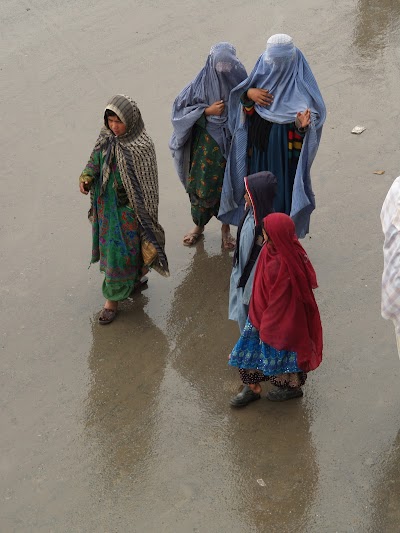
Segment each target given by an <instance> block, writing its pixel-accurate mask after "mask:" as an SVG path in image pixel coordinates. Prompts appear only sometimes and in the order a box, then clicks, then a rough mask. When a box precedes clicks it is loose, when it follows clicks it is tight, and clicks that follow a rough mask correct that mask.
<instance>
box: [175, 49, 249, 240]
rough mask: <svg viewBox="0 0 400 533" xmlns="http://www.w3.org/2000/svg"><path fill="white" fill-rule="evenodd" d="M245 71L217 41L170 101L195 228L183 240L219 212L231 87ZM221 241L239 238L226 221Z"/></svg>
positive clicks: (233, 53) (195, 237) (179, 165)
mask: <svg viewBox="0 0 400 533" xmlns="http://www.w3.org/2000/svg"><path fill="white" fill-rule="evenodd" d="M246 77H247V73H246V70H245V68H244V66H243V65H242V63H241V62H240V61H239V60H238V58H237V57H236V50H235V48H234V47H233V46H232V45H231V44H229V43H218V44H216V45H214V46H213V47H212V48H211V50H210V54H209V56H208V58H207V62H206V64H205V66H204V67H203V68H202V69H201V71H200V72H199V74H198V75H197V76H196V78H195V79H194V80H193V81H192V82H190V83H189V85H187V86H186V87H185V88H184V89H183V90H182V92H181V93H180V94H179V95H178V96H177V98H176V99H175V102H174V104H173V106H172V125H173V128H174V131H173V134H172V137H171V140H170V143H169V147H170V150H171V153H172V156H173V158H174V163H175V167H176V170H177V173H178V176H179V179H180V180H181V182H182V184H183V186H184V187H185V190H186V192H187V193H188V195H189V198H190V204H191V214H192V219H193V222H194V224H195V225H194V228H193V229H192V230H191V231H190V232H189V233H187V234H186V235H185V237H184V238H183V244H184V245H185V246H192V245H194V244H195V243H196V242H197V241H198V239H199V237H200V235H201V234H202V233H203V232H204V227H205V226H206V224H207V223H208V222H209V221H210V220H211V218H212V217H213V216H217V214H218V210H219V205H220V199H221V192H222V184H223V180H224V171H225V166H226V160H227V157H228V154H229V149H230V144H231V134H230V131H229V127H228V106H227V102H228V99H229V94H230V92H231V90H232V89H233V88H234V87H236V86H237V85H238V84H239V83H241V82H242V81H243V80H244V79H246ZM221 231H222V246H223V248H224V249H227V250H232V249H233V248H234V247H235V239H234V238H233V237H232V235H231V234H230V227H229V224H225V223H223V224H222V228H221Z"/></svg>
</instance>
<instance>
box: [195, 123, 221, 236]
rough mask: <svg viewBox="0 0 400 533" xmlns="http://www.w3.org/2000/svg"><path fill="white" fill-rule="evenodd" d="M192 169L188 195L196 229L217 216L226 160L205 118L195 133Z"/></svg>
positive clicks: (197, 126) (196, 126) (198, 124)
mask: <svg viewBox="0 0 400 533" xmlns="http://www.w3.org/2000/svg"><path fill="white" fill-rule="evenodd" d="M192 135H193V137H192V147H191V166H190V173H189V177H188V180H187V186H186V192H187V193H188V194H189V197H190V204H191V214H192V219H193V222H194V223H195V224H196V225H197V226H205V225H206V224H207V223H208V222H209V221H210V220H211V218H212V217H213V216H217V215H218V211H219V204H220V200H221V192H222V183H223V180H224V171H225V165H226V160H225V158H224V157H223V155H222V153H221V149H220V147H219V145H218V143H217V142H216V141H215V140H214V138H213V137H212V136H211V135H210V134H209V133H208V132H207V129H206V120H205V117H204V115H203V116H202V117H201V118H200V119H199V120H198V121H197V122H196V124H195V125H194V127H193V133H192Z"/></svg>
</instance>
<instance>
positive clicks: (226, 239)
mask: <svg viewBox="0 0 400 533" xmlns="http://www.w3.org/2000/svg"><path fill="white" fill-rule="evenodd" d="M221 233H222V248H223V249H224V250H234V249H235V246H236V239H235V238H234V237H232V235H231V229H230V227H229V224H222V228H221Z"/></svg>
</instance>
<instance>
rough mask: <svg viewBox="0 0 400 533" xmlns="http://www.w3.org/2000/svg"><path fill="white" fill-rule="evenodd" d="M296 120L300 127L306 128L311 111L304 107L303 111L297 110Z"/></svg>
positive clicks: (309, 122)
mask: <svg viewBox="0 0 400 533" xmlns="http://www.w3.org/2000/svg"><path fill="white" fill-rule="evenodd" d="M297 122H298V123H299V124H300V128H307V127H308V126H309V125H310V124H311V111H310V110H309V109H306V110H305V111H303V112H301V111H299V112H298V113H297Z"/></svg>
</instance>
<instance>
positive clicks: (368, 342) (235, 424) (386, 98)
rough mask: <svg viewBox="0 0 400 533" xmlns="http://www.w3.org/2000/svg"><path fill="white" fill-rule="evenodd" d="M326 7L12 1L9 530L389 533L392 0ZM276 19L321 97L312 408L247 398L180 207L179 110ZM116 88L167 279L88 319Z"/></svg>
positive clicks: (207, 268)
mask: <svg viewBox="0 0 400 533" xmlns="http://www.w3.org/2000/svg"><path fill="white" fill-rule="evenodd" d="M321 4H322V3H321V2H320V1H319V0H304V1H303V2H302V3H301V4H296V7H294V4H293V2H290V1H289V0H280V1H279V2H278V1H276V0H268V1H267V2H265V1H264V2H261V0H255V1H254V2H252V3H251V9H250V7H249V4H245V3H243V2H239V1H236V0H234V1H233V2H227V1H225V0H224V1H223V2H219V3H218V4H215V3H214V2H211V1H210V0H205V1H204V2H203V3H202V4H201V7H200V5H199V4H198V3H195V2H194V1H193V0H187V1H185V2H182V1H179V0H173V1H172V2H170V3H168V4H162V3H161V2H155V1H152V2H147V1H144V0H142V1H137V2H135V6H131V7H130V8H128V7H127V3H126V2H124V1H123V0H115V1H114V2H113V3H111V4H110V2H106V1H105V0H99V1H97V2H93V1H91V0H90V1H88V2H83V1H82V0H69V1H67V0H56V1H52V2H50V1H49V0H31V1H28V2H25V3H23V4H21V3H17V4H16V3H15V2H13V1H12V0H3V1H2V3H1V5H0V20H1V23H0V24H1V26H0V27H1V33H0V39H1V45H2V46H1V47H0V49H1V50H2V51H1V64H2V66H1V76H0V79H1V81H0V83H1V87H0V88H1V94H2V96H3V105H2V124H3V127H2V129H1V132H0V140H1V147H2V148H1V150H2V167H3V172H2V185H3V186H2V194H1V196H0V208H1V209H0V234H1V250H2V255H1V258H2V261H1V266H0V291H1V295H2V313H1V317H2V319H1V320H2V325H1V328H0V335H1V344H0V348H1V370H0V387H1V391H2V407H1V428H2V431H1V440H0V452H1V453H0V457H1V463H0V464H1V468H0V497H1V506H0V531H1V532H2V533H3V532H5V533H8V532H23V533H25V532H71V531H73V532H107V533H108V532H118V533H119V532H131V531H132V532H140V533H142V532H146V533H147V532H149V533H153V532H157V533H158V532H168V533H186V532H201V533H203V532H207V533H208V532H218V533H219V532H225V531H226V532H232V533H239V532H242V531H251V532H257V533H258V532H261V533H263V532H268V533H269V532H273V533H274V532H279V533H285V532H290V533H291V532H293V531H301V532H312V533H319V532H328V533H330V532H332V533H333V532H340V533H342V532H343V533H347V532H362V533H364V532H372V533H375V532H397V531H399V530H400V511H399V506H398V501H399V498H400V483H399V473H400V472H399V464H400V463H399V461H400V441H399V429H400V409H399V406H400V389H399V380H400V373H399V360H398V356H397V352H396V346H395V339H394V334H393V331H392V329H393V328H392V326H391V325H390V324H388V323H386V322H384V321H383V320H382V319H381V318H380V277H381V271H382V263H383V260H382V252H381V249H382V235H381V230H380V222H379V212H380V208H381V205H382V201H383V199H384V196H385V194H386V192H387V190H388V188H389V186H390V184H391V183H392V180H393V179H394V178H395V177H397V176H398V175H399V174H400V164H399V161H398V160H399V158H398V153H399V151H398V138H397V137H398V136H397V134H396V132H397V128H398V123H399V115H400V107H399V105H398V80H399V74H400V66H399V65H400V32H399V29H400V3H399V2H398V0H359V1H355V0H338V1H337V2H335V3H329V5H328V4H327V5H326V6H325V5H321ZM276 32H286V33H289V34H291V35H292V36H293V37H294V38H295V42H296V44H297V45H298V46H299V47H300V48H301V49H302V51H303V52H304V54H305V55H306V57H307V58H308V60H309V62H310V63H311V65H312V68H313V71H314V73H315V76H316V78H317V80H318V83H319V85H320V88H321V91H322V93H323V96H324V98H325V101H326V104H327V108H328V119H327V122H326V126H325V129H324V133H323V138H322V143H321V147H320V150H319V154H318V157H317V160H316V162H315V164H314V167H313V183H314V189H315V193H316V197H317V210H316V211H315V213H314V214H313V216H312V226H311V233H310V236H309V237H307V238H306V239H305V241H304V245H305V246H306V248H307V251H308V252H309V254H310V256H311V259H312V261H313V263H314V265H315V267H316V270H317V274H318V277H319V283H320V288H319V290H318V291H317V298H318V302H319V305H320V311H321V315H322V319H323V325H324V335H325V353H324V361H323V364H322V366H321V367H320V368H319V369H318V370H317V371H316V372H314V373H313V374H312V375H310V377H309V380H308V382H307V385H306V387H305V396H304V398H303V399H302V400H300V401H297V400H296V401H293V402H288V403H287V404H282V405H281V404H278V405H275V404H270V403H268V402H267V400H265V399H262V400H261V401H259V402H256V403H255V404H253V405H251V406H249V407H247V408H246V409H244V410H240V411H234V410H232V409H230V408H229V405H228V400H229V398H230V396H231V395H232V394H234V392H235V391H236V389H237V387H238V377H237V374H236V372H235V371H234V370H233V369H230V368H228V367H227V356H228V353H229V351H230V349H231V348H232V346H233V344H234V342H235V341H236V339H237V336H238V330H237V326H236V325H235V324H234V323H231V322H229V321H228V320H227V301H228V287H229V272H230V267H231V255H230V254H229V253H226V252H221V249H220V234H219V227H218V224H217V222H216V221H213V222H212V223H211V224H210V227H209V228H207V232H206V235H205V238H204V240H201V241H200V242H199V244H198V245H197V247H196V248H194V249H187V248H184V247H183V246H181V244H180V243H181V238H182V236H183V234H184V233H185V231H186V230H187V229H189V228H190V216H189V205H188V202H187V199H186V195H185V192H184V191H183V189H182V187H181V185H180V184H179V182H178V179H177V177H176V175H175V173H174V169H173V165H172V161H171V158H170V155H169V152H168V148H167V142H168V138H169V135H170V131H171V128H170V123H169V115H170V107H171V103H172V101H173V99H174V97H175V96H176V94H177V93H178V92H179V91H180V89H181V88H182V87H183V86H184V85H185V84H186V83H187V82H188V81H189V80H191V79H192V78H193V77H194V75H195V74H196V73H197V72H198V70H199V69H200V67H201V66H202V64H203V63H204V61H205V58H206V55H207V53H208V50H209V48H210V46H211V44H213V43H214V42H217V41H219V40H229V41H231V42H233V43H234V44H235V45H236V47H237V50H238V55H239V57H240V58H241V60H242V61H243V62H244V64H245V65H246V67H247V68H248V70H250V69H251V68H252V66H253V65H254V63H255V61H256V59H257V57H258V55H259V54H260V53H261V51H262V50H263V47H264V46H265V42H266V39H267V38H268V36H269V35H271V34H273V33H276ZM119 92H122V93H126V94H129V95H131V96H133V97H134V98H135V100H136V101H137V102H138V104H139V106H140V109H141V111H142V114H143V117H144V121H145V124H146V127H147V129H148V131H149V133H150V135H151V136H152V137H153V139H154V141H155V143H156V148H157V155H158V164H159V173H160V193H161V204H160V220H161V222H162V224H163V225H164V227H165V229H166V233H167V252H168V255H169V259H170V266H171V272H172V276H171V277H170V278H168V279H164V278H161V277H160V276H158V275H157V274H151V276H150V281H149V286H148V289H147V290H144V291H142V292H141V293H138V294H135V295H134V297H133V298H132V299H131V300H129V301H127V302H125V303H124V304H123V305H122V307H121V312H120V314H119V316H118V319H117V320H116V321H115V322H114V323H113V324H112V325H110V326H107V327H99V325H98V324H97V322H96V317H97V313H98V311H99V310H100V309H101V306H102V297H101V290H100V288H101V276H100V274H99V272H98V267H97V265H95V266H93V267H91V268H90V269H89V270H87V266H88V264H89V257H90V227H89V224H88V222H87V220H86V212H87V208H88V202H87V198H84V197H83V196H82V195H80V194H79V193H78V187H77V178H78V176H79V174H80V172H81V170H82V168H83V166H84V165H85V163H86V160H87V158H88V157H89V155H90V151H91V149H92V147H93V144H94V142H95V140H96V136H97V133H98V128H100V125H101V114H102V109H103V108H104V104H105V102H106V101H107V99H108V97H109V96H111V95H113V94H115V93H119ZM359 124H361V125H363V126H365V127H366V128H367V129H366V130H365V131H364V133H363V134H362V135H360V136H356V135H351V133H350V131H351V129H352V128H353V127H354V126H355V125H359ZM376 170H385V174H384V175H382V176H379V175H375V174H373V172H374V171H376ZM265 389H266V388H265ZM257 480H263V483H262V484H261V485H260V484H259V483H258V482H257Z"/></svg>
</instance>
